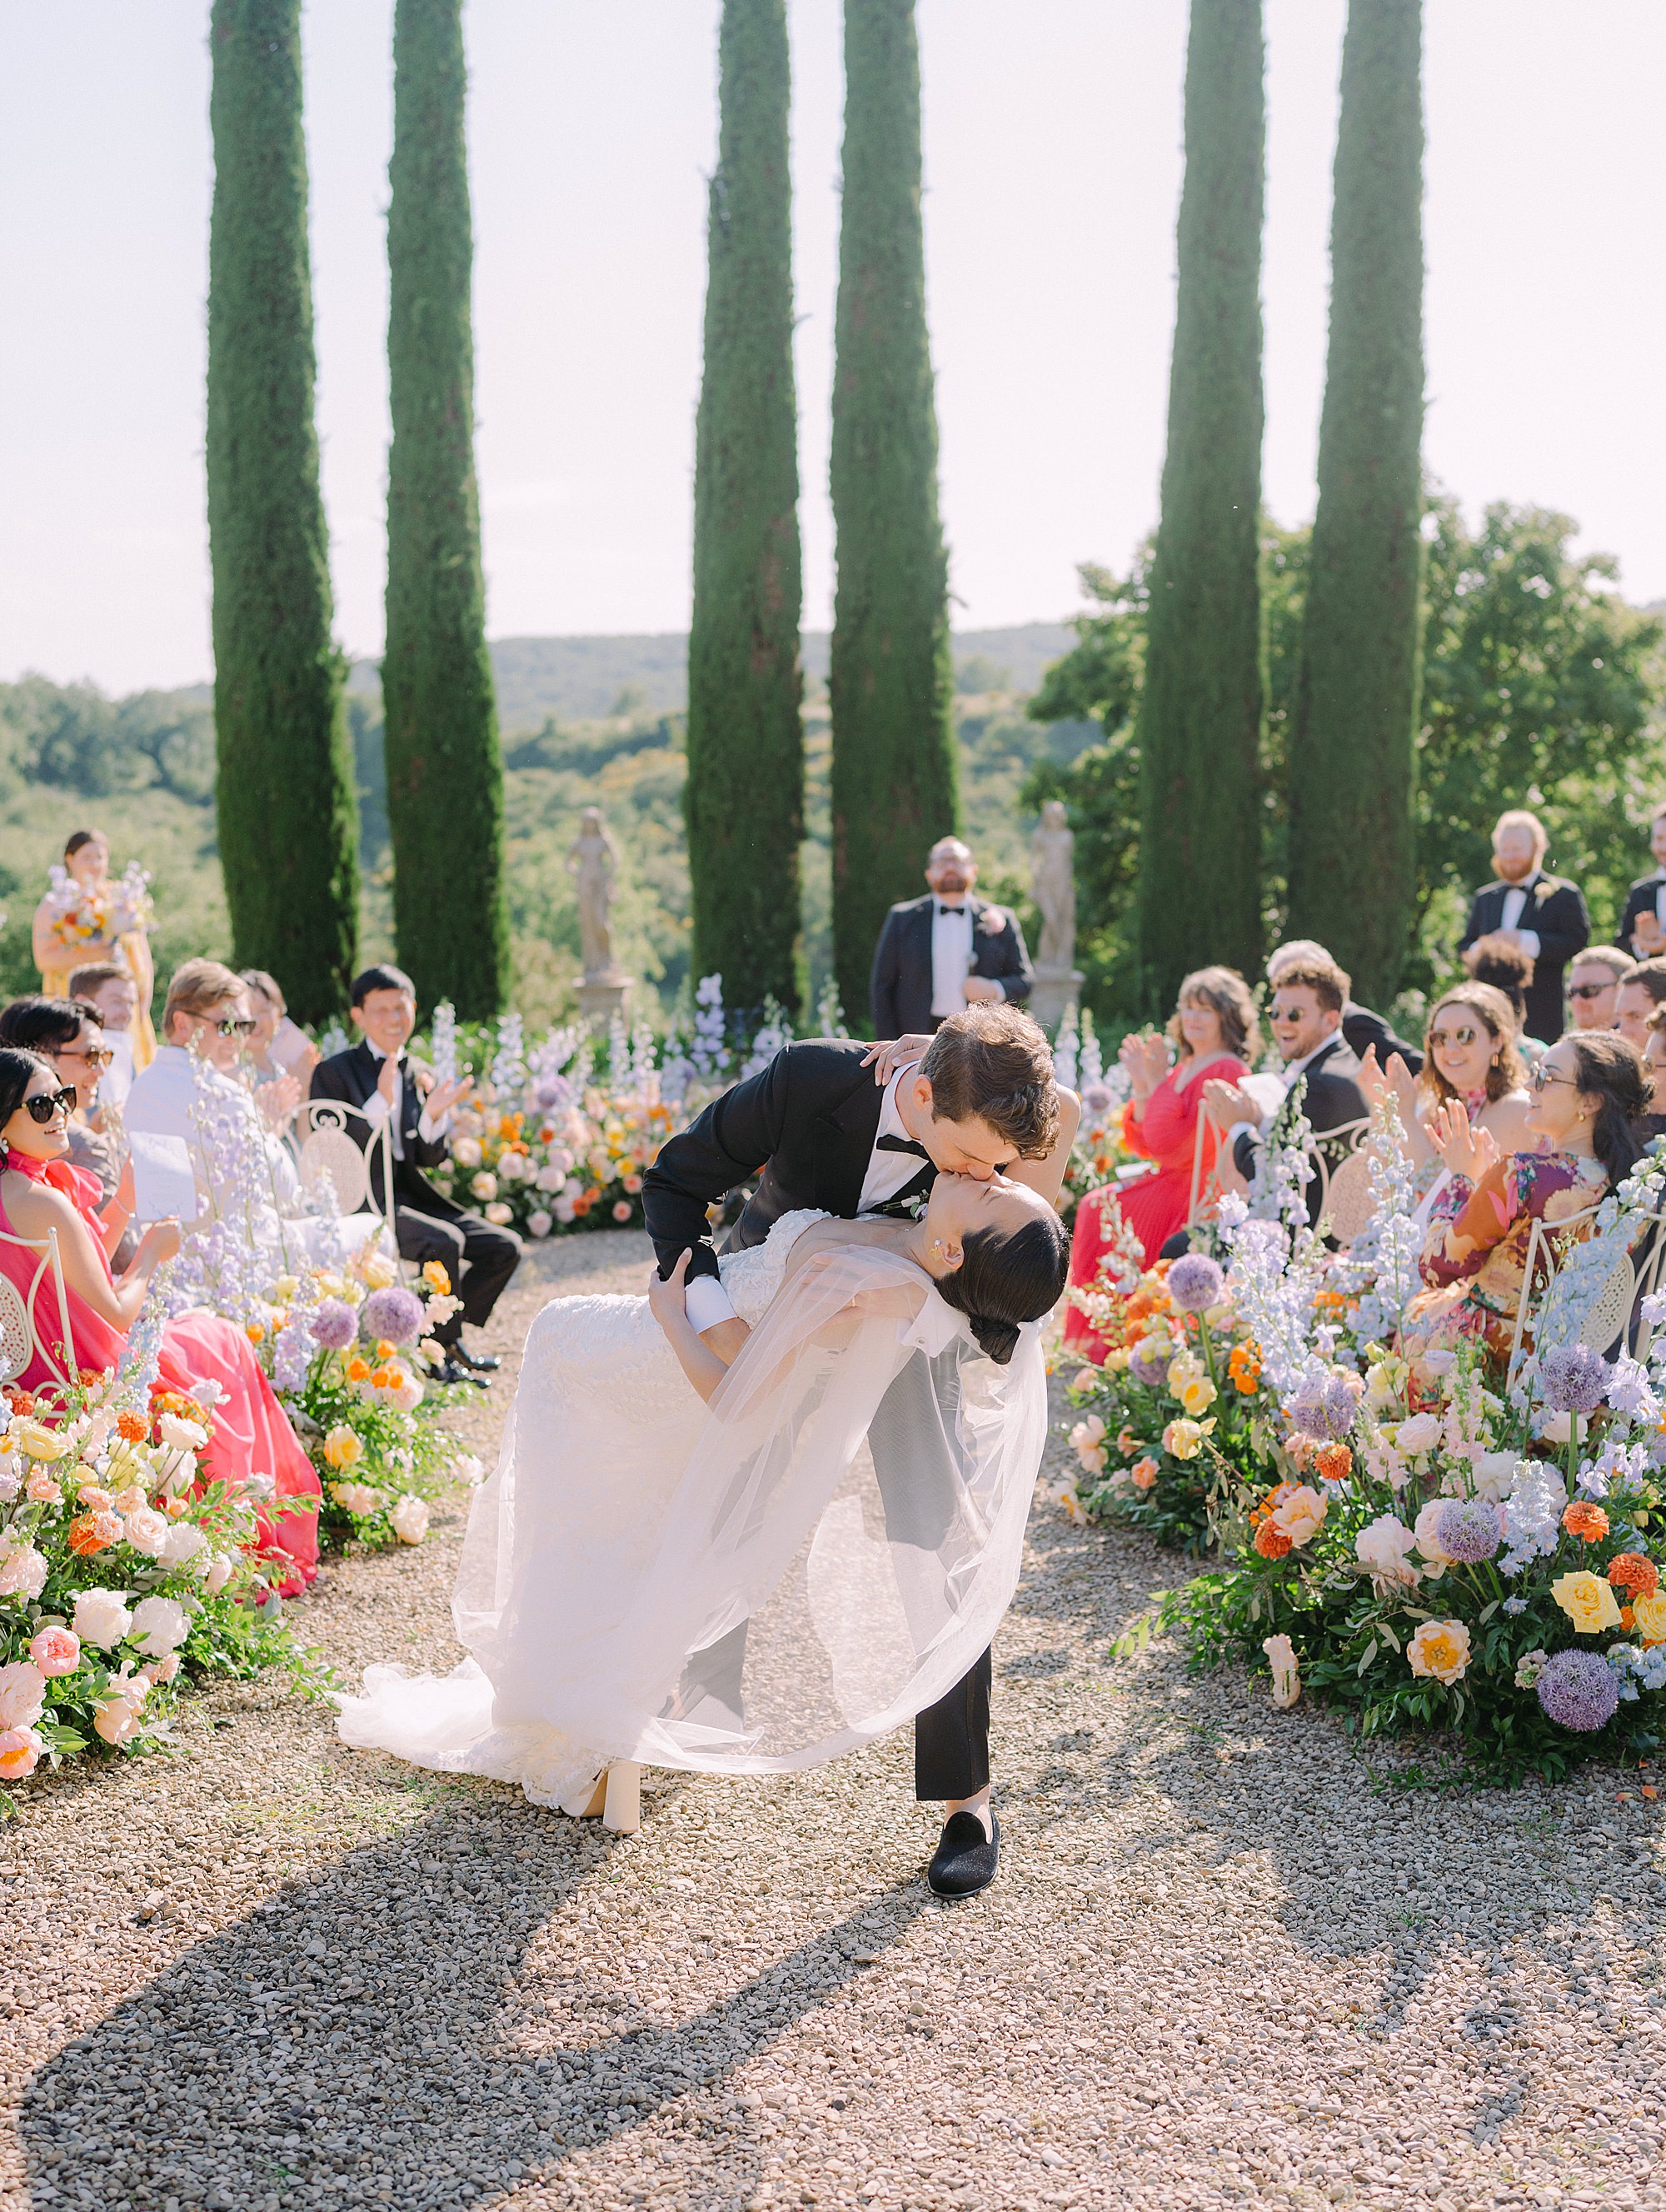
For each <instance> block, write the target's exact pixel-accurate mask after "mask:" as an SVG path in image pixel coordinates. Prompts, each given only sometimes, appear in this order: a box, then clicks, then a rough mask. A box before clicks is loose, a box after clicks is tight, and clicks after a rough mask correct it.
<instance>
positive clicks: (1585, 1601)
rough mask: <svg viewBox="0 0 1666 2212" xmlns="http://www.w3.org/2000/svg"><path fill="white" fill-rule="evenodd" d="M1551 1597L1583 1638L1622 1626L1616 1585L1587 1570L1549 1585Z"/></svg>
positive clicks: (1560, 1578) (1561, 1577)
mask: <svg viewBox="0 0 1666 2212" xmlns="http://www.w3.org/2000/svg"><path fill="white" fill-rule="evenodd" d="M1550 1595H1552V1597H1554V1599H1555V1601H1556V1602H1557V1604H1558V1605H1560V1607H1561V1608H1562V1610H1563V1612H1564V1613H1566V1615H1567V1617H1568V1619H1569V1620H1571V1621H1572V1623H1573V1626H1574V1627H1575V1628H1576V1629H1577V1630H1578V1632H1579V1634H1580V1635H1581V1636H1595V1635H1596V1634H1597V1633H1598V1632H1599V1631H1600V1630H1602V1629H1604V1628H1618V1627H1619V1626H1620V1601H1619V1600H1618V1598H1616V1597H1615V1595H1614V1585H1613V1583H1608V1582H1605V1581H1604V1580H1603V1578H1602V1576H1601V1575H1593V1574H1591V1573H1590V1572H1589V1571H1586V1570H1585V1569H1584V1568H1582V1569H1580V1571H1578V1573H1577V1574H1569V1575H1562V1576H1560V1577H1558V1579H1557V1580H1556V1581H1555V1582H1554V1583H1552V1584H1551V1585H1550ZM1633 1617H1634V1616H1633Z"/></svg>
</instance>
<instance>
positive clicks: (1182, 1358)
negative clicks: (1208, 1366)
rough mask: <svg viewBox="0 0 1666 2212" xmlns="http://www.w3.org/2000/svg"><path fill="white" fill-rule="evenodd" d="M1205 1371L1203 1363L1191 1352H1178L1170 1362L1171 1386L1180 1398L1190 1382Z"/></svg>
mask: <svg viewBox="0 0 1666 2212" xmlns="http://www.w3.org/2000/svg"><path fill="white" fill-rule="evenodd" d="M1202 1372H1203V1363H1202V1361H1201V1359H1199V1358H1196V1356H1195V1354H1194V1353H1192V1352H1180V1353H1178V1354H1177V1356H1176V1358H1173V1359H1171V1360H1170V1362H1169V1378H1168V1379H1169V1388H1170V1390H1172V1391H1173V1393H1174V1395H1175V1396H1176V1397H1177V1398H1178V1397H1179V1396H1181V1395H1182V1394H1183V1392H1184V1390H1185V1388H1186V1385H1187V1384H1188V1383H1191V1382H1195V1380H1196V1378H1197V1377H1198V1376H1200V1375H1201V1374H1202Z"/></svg>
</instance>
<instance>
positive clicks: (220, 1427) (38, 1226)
mask: <svg viewBox="0 0 1666 2212" xmlns="http://www.w3.org/2000/svg"><path fill="white" fill-rule="evenodd" d="M73 1097H74V1093H73V1092H72V1091H70V1090H69V1089H68V1088H67V1086H65V1085H64V1084H62V1083H61V1082H60V1081H59V1079H58V1075H57V1073H56V1072H55V1071H54V1070H53V1068H52V1066H49V1064H48V1063H47V1062H46V1060H40V1059H38V1058H37V1057H36V1056H35V1054H33V1053H30V1052H18V1051H15V1050H13V1049H12V1048H9V1047H6V1048H0V1148H3V1149H0V1163H3V1166H0V1229H3V1230H4V1231H5V1232H6V1234H7V1235H8V1236H9V1237H27V1238H30V1239H32V1240H33V1241H34V1242H35V1243H40V1242H42V1241H43V1240H44V1239H45V1237H46V1232H47V1231H48V1230H49V1229H50V1230H52V1231H56V1233H57V1237H58V1258H59V1261H60V1264H61V1266H62V1267H63V1271H64V1301H65V1304H67V1306H68V1308H69V1316H70V1336H71V1338H72V1340H73V1341H72V1343H71V1344H70V1346H64V1345H63V1344H61V1343H60V1342H59V1341H58V1336H57V1334H56V1332H57V1331H58V1328H59V1327H60V1322H59V1317H58V1312H57V1304H58V1302H57V1298H56V1297H55V1295H53V1294H52V1293H51V1292H50V1291H49V1292H48V1294H47V1295H46V1297H42V1298H40V1299H38V1300H37V1302H36V1305H35V1314H36V1319H37V1327H38V1328H39V1330H40V1335H41V1337H42V1339H43V1340H44V1341H45V1343H46V1349H47V1351H48V1352H49V1353H50V1354H51V1359H52V1361H57V1362H58V1364H60V1365H63V1366H66V1367H74V1368H92V1369H96V1370H99V1371H100V1373H108V1372H109V1371H110V1370H112V1369H114V1368H116V1367H117V1366H119V1364H120V1362H121V1359H122V1357H123V1355H124V1353H125V1352H126V1349H127V1334H128V1331H129V1330H130V1329H131V1328H132V1326H133V1324H134V1322H136V1321H137V1319H138V1315H139V1309H140V1308H141V1306H143V1304H144V1300H145V1295H146V1292H147V1291H148V1290H149V1286H150V1279H151V1277H152V1275H153V1274H154V1273H155V1271H156V1269H157V1268H158V1267H161V1264H162V1262H163V1261H165V1260H170V1259H172V1258H173V1255H174V1254H175V1253H176V1252H177V1251H178V1250H179V1223H178V1222H177V1221H158V1222H153V1223H152V1225H150V1227H149V1229H147V1230H146V1231H145V1232H144V1234H143V1237H140V1239H139V1241H138V1245H137V1249H136V1251H135V1253H134V1255H133V1258H132V1261H131V1264H130V1265H129V1266H128V1267H126V1268H125V1269H124V1270H123V1272H122V1273H121V1274H120V1275H119V1277H118V1276H116V1275H114V1274H112V1271H111V1267H110V1261H109V1257H108V1251H109V1241H110V1225H109V1223H108V1221H107V1219H100V1215H99V1212H98V1210H97V1208H98V1201H99V1186H98V1183H97V1181H96V1180H95V1178H94V1176H91V1175H88V1174H87V1173H86V1172H85V1171H84V1170H82V1169H80V1168H77V1167H74V1166H72V1165H71V1164H70V1158H69V1137H68V1133H67V1130H66V1121H67V1116H68V1113H69V1109H70V1104H71V1102H72V1099H73ZM39 1267H40V1262H39V1261H37V1260H36V1258H35V1257H34V1255H33V1254H32V1253H29V1252H27V1251H25V1250H23V1249H21V1247H19V1246H17V1245H15V1244H6V1243H0V1273H5V1274H7V1275H9V1277H10V1278H11V1279H12V1281H13V1282H14V1283H15V1285H16V1286H17V1288H18V1290H19V1291H21V1294H22V1296H23V1297H24V1298H25V1300H26V1301H27V1297H28V1295H29V1291H30V1289H31V1286H32V1285H33V1280H34V1277H35V1274H36V1273H37V1271H38V1268H39ZM157 1379H158V1381H159V1382H160V1383H161V1386H162V1388H163V1389H167V1390H177V1391H179V1392H181V1393H182V1394H183V1395H185V1396H187V1397H194V1396H197V1395H198V1392H201V1393H202V1397H200V1398H198V1403H199V1404H200V1403H202V1402H203V1400H204V1399H212V1401H213V1409H212V1413H211V1414H210V1413H208V1412H207V1411H205V1412H204V1426H205V1427H206V1428H207V1429H208V1431H209V1445H208V1453H207V1462H208V1473H209V1476H210V1480H214V1481H220V1482H224V1483H227V1484H228V1485H240V1484H243V1483H245V1482H247V1481H248V1480H250V1478H251V1477H268V1476H269V1477H271V1479H272V1481H273V1482H274V1483H275V1485H276V1491H275V1494H274V1503H273V1509H272V1511H271V1513H270V1514H269V1513H266V1512H265V1511H264V1510H260V1508H259V1507H258V1505H257V1511H258V1514H259V1540H258V1541H259V1549H260V1551H261V1553H262V1554H263V1555H264V1556H266V1557H269V1558H271V1559H272V1560H273V1562H274V1579H275V1581H276V1583H277V1587H278V1588H279V1589H280V1590H281V1591H282V1592H283V1595H285V1596H293V1595H295V1594H296V1593H298V1592H299V1591H301V1590H302V1589H305V1588H306V1586H307V1583H310V1582H311V1581H312V1580H313V1577H314V1576H315V1575H316V1573H317V1572H318V1528H317V1524H316V1520H315V1517H314V1516H313V1513H312V1512H311V1511H310V1510H307V1511H303V1512H289V1513H283V1511H282V1510H281V1509H280V1508H279V1507H278V1506H277V1502H276V1501H277V1500H278V1499H283V1498H316V1497H317V1496H318V1495H319V1480H318V1476H317V1475H316V1474H315V1473H314V1472H313V1464H312V1462H311V1461H310V1460H309V1459H308V1458H307V1455H306V1453H305V1452H304V1451H303V1450H302V1449H301V1444H300V1442H299V1440H298V1439H297V1437H296V1436H295V1431H294V1430H293V1429H292V1428H291V1427H290V1425H289V1417H288V1415H287V1414H286V1413H284V1411H283V1407H281V1406H280V1405H279V1404H278V1402H277V1399H276V1397H274V1395H272V1387H271V1383H269V1382H268V1381H267V1380H266V1377H265V1376H264V1373H263V1372H262V1370H261V1366H260V1363H259V1361H258V1359H257V1358H255V1356H254V1350H253V1347H252V1346H251V1344H250V1343H249V1340H248V1339H247V1337H246V1336H245V1334H243V1332H242V1330H241V1329H240V1328H238V1327H237V1326H236V1324H235V1323H234V1322H229V1321H222V1319H221V1318H220V1316H218V1315H217V1314H210V1313H204V1312H201V1311H198V1312H193V1313H187V1314H180V1315H179V1316H176V1317H175V1318H174V1319H173V1320H172V1321H170V1322H168V1323H167V1326H166V1328H164V1329H163V1331H162V1340H161V1354H160V1364H159V1366H158V1370H157ZM16 1380H17V1382H18V1383H20V1384H21V1387H22V1388H23V1389H26V1390H41V1389H49V1388H50V1387H51V1386H52V1384H53V1383H55V1382H56V1380H57V1376H56V1375H55V1374H54V1371H53V1367H52V1364H51V1361H49V1360H48V1359H47V1358H43V1357H42V1354H41V1352H40V1347H39V1346H33V1347H32V1348H31V1355H30V1360H29V1364H28V1365H27V1367H26V1368H25V1369H24V1370H23V1371H22V1373H21V1375H20V1376H17V1377H16ZM209 1384H212V1385H213V1386H214V1388H213V1389H211V1390H210V1389H206V1388H205V1387H204V1386H205V1385H209ZM251 1502H254V1501H251Z"/></svg>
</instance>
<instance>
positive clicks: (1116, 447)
mask: <svg viewBox="0 0 1666 2212" xmlns="http://www.w3.org/2000/svg"><path fill="white" fill-rule="evenodd" d="M717 15H718V0H469V7H468V16H467V21H468V38H469V48H470V56H471V69H472V105H471V132H470V137H471V158H472V171H473V188H474V216H475V235H476V241H477V261H476V287H475V317H476V331H477V363H478V388H477V398H478V408H479V422H480V430H479V462H480V472H481V483H482V495H483V526H484V540H485V561H486V573H487V589H488V620H489V629H490V632H491V634H492V635H494V636H509V635H524V634H529V633H532V634H545V635H548V634H569V635H570V634H575V633H587V632H594V631H614V632H617V631H635V630H668V629H681V628H683V627H684V625H685V623H686V622H687V618H688V604H689V574H688V569H689V538H690V477H691V468H692V456H693V441H694V439H693V433H694V409H695V403H696V397H697V394H698V389H699V375H700V321H701V311H702V297H703V291H704V282H705V276H704V222H705V188H704V177H705V173H706V172H707V171H708V169H709V167H710V165H711V162H712V160H713V158H714V145H715V136H716V113H715V106H716V60H715V56H716V23H717ZM1342 15H1343V10H1342V6H1341V0H1268V52H1269V68H1268V100H1269V109H1270V125H1269V183H1268V235H1267V247H1266V264H1265V271H1264V277H1263V297H1264V302H1265V313H1266V324H1267V391H1268V436H1267V447H1266V459H1265V483H1266V496H1267V499H1268V504H1269V505H1270V506H1271V507H1272V509H1273V510H1274V513H1276V514H1277V515H1278V516H1279V517H1280V520H1286V521H1293V520H1298V519H1303V518H1305V517H1306V516H1308V515H1310V513H1311V511H1312V504H1313V496H1314V488H1313V465H1314V451H1315V446H1316V438H1317V429H1318V411H1319V399H1320V392H1321V387H1322V376H1323V366H1324V344H1325V316H1326V299H1327V285H1328V271H1327V265H1326V232H1327V226H1328V222H1329V168H1330V161H1331V158H1332V153H1333V149H1334V142H1335V111H1336V74H1337V64H1338V58H1339V54H1340V50H1341V25H1342ZM207 20H208V7H207V4H206V0H51V4H50V5H46V4H42V0H0V299H3V301H4V302H5V325H4V339H3V343H0V678H13V677H15V676H16V675H18V674H20V673H21V671H24V670H25V669H31V668H33V669H38V670H40V671H43V672H44V673H46V674H47V675H49V676H52V677H54V678H58V679H59V680H64V681H67V680H70V679H71V678H81V677H90V678H94V680H96V681H97V682H99V683H100V684H103V685H105V686H106V688H108V689H111V690H129V689H132V688H136V687H138V686H141V685H146V684H179V683H184V682H188V681H194V680H197V679H199V678H204V677H205V676H207V675H208V674H209V673H210V652H209V625H208V604H209V580H208V551H207V536H206V528H205V524H204V486H203V463H202V447H203V382H204V288H205V283H206V275H207V245H208V211H209V199H210V181H211V180H210V158H209V138H208V57H207V48H206V27H207ZM391 21H392V0H311V4H310V5H309V6H308V7H307V18H306V40H307V125H308V134H309V139H310V145H311V159H312V233H313V273H314V284H315V296H316V305H317V316H318V343H319V430H320V435H321V437H322V441H323V450H324V489H325V502H326V505H327V508H328V512H329V519H330V527H331V565H332V571H333V575H334V581H335V590H336V603H337V634H338V635H339V638H340V640H341V641H342V643H343V644H344V646H345V647H347V648H348V649H349V650H350V651H351V652H352V653H375V652H376V651H377V650H378V649H379V647H380V637H381V620H382V617H381V597H382V584H383V562H384V538H383V529H384V522H383V492H384V483H385V471H386V437H387V422H386V362H385V357H384V345H385V338H386V270H385V265H384V244H385V241H384V229H383V221H384V215H385V210H386V162H387V154H388V147H389V142H390V137H391V131H392V75H391V64H390V59H389V54H390V38H391ZM1185 25H1186V9H1185V6H1184V4H1183V0H921V4H920V27H921V50H922V58H923V69H924V100H925V164H926V181H927V200H926V257H927V294H928V299H929V306H930V315H931V325H932V344H933V358H934V361H935V363H936V368H937V377H938V408H939V420H940V423H941V430H942V469H943V510H944V519H945V528H946V532H947V536H948V539H949V544H950V550H951V558H952V584H953V590H954V592H955V594H956V599H957V604H956V606H955V608H954V618H955V623H956V626H957V628H961V629H967V628H973V627H982V626H986V625H995V624H1004V623H1018V622H1025V621H1030V620H1038V619H1047V620H1053V619H1057V618H1058V617H1061V616H1062V615H1065V614H1067V613H1068V612H1070V611H1072V610H1073V608H1074V607H1075V606H1076V605H1078V603H1079V602H1078V593H1077V590H1076V586H1075V577H1074V571H1075V565H1076V563H1077V562H1079V561H1083V560H1089V559H1091V560H1099V561H1104V562H1110V563H1111V564H1113V565H1116V564H1119V563H1122V562H1125V561H1126V560H1127V559H1128V555H1129V553H1130V551H1131V550H1132V549H1133V547H1134V545H1135V544H1136V543H1137V542H1138V540H1139V539H1140V538H1141V536H1142V535H1143V534H1144V533H1145V532H1146V531H1147V530H1148V529H1149V528H1150V526H1152V522H1153V520H1154V519H1155V512H1156V502H1157V485H1158V471H1159V470H1160V468H1161V465H1162V449H1163V430H1164V408H1165V404H1166V394H1167V380H1168V363H1169V348H1170V337H1171V333H1172V323H1173V267H1174V217H1175V211H1176V206H1177V195H1178V191H1179V182H1180V125H1181V88H1182V72H1183V59H1184V43H1185ZM792 29H793V68H794V73H795V99H794V110H793V169H794V179H795V190H796V199H795V240H796V244H795V253H796V261H795V270H794V277H795V283H796V289H797V295H798V307H799V313H800V327H799V334H798V374H799V395H800V415H801V426H800V461H801V471H802V484H803V496H802V504H801V513H802V521H803V530H804V540H805V554H806V594H805V612H804V619H805V625H806V628H807V629H817V628H824V627H825V626H826V625H827V623H828V621H829V619H830V609H831V599H832V526H831V517H830V512H829V507H828V500H827V489H826V483H827V410H828V389H829V380H830V369H831V354H832V331H833V324H832V307H833V295H834V285H835V278H836V240H837V222H838V200H837V191H836V182H837V173H838V144H839V125H840V107H841V103H842V78H841V70H840V59H839V10H838V7H837V5H836V0H793V4H792ZM1663 92H1666V7H1663V6H1662V5H1661V4H1660V0H1584V4H1583V5H1579V6H1571V5H1569V4H1567V0H1429V4H1428V8H1427V52H1426V106H1427V114H1428V125H1429V139H1430V144H1429V156H1428V170H1427V199H1426V253H1427V259H1428V267H1429V282H1428V293H1427V317H1428V360H1429V372H1428V392H1429V403H1430V404H1429V416H1428V428H1427V434H1426V455H1427V459H1428V464H1429V465H1430V467H1431V468H1432V470H1433V471H1434V472H1435V473H1436V474H1437V475H1438V476H1439V477H1441V478H1442V479H1443V480H1444V482H1445V483H1447V484H1448V485H1449V486H1450V488H1451V489H1454V490H1455V491H1456V492H1457V493H1458V494H1459V495H1460V496H1461V497H1462V499H1463V501H1465V502H1466V504H1467V505H1468V507H1470V508H1471V510H1472V511H1473V510H1474V509H1475V508H1478V507H1480V506H1481V504H1482V503H1483V502H1485V501H1488V500H1493V499H1511V500H1515V501H1535V502H1538V503H1540V504H1542V505H1546V506H1554V507H1560V508H1562V509H1564V510H1565V511H1566V512H1568V513H1572V514H1573V515H1574V516H1576V517H1577V518H1578V520H1579V522H1580V523H1581V525H1582V526H1583V531H1584V541H1583V542H1584V543H1585V544H1588V545H1590V546H1595V547H1601V548H1602V549H1604V550H1609V551H1612V552H1614V553H1616V554H1617V555H1618V556H1620V562H1621V563H1622V581H1623V586H1624V588H1625V589H1626V592H1628V593H1629V594H1630V595H1631V596H1633V597H1634V598H1637V599H1654V598H1660V597H1666V498H1663V495H1662V494H1663V477H1662V470H1661V466H1660V462H1661V436H1660V427H1659V426H1660V419H1661V403H1660V390H1661V360H1660V356H1661V353H1662V342H1663V337H1666V315H1663V309H1662V305H1661V301H1662V280H1661V271H1662V270H1663V268H1666V189H1663V183H1666V179H1663V169H1666V133H1663V131H1662V129H1661V127H1660V110H1661V102H1662V98H1663Z"/></svg>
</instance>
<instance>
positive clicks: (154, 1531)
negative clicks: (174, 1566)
mask: <svg viewBox="0 0 1666 2212" xmlns="http://www.w3.org/2000/svg"><path fill="white" fill-rule="evenodd" d="M172 1527H173V1523H172V1522H170V1521H169V1519H168V1517H167V1514H166V1513H158V1512H157V1510H156V1509H155V1506H154V1505H134V1506H131V1507H130V1508H129V1509H128V1511H127V1513H126V1515H125V1517H124V1519H123V1522H122V1534H124V1535H125V1537H126V1539H127V1541H128V1542H129V1543H130V1544H131V1546H132V1547H133V1549H134V1550H135V1551H136V1552H143V1553H144V1556H145V1557H146V1559H161V1555H162V1552H163V1549H164V1547H166V1545H167V1538H168V1531H169V1530H170V1528H172Z"/></svg>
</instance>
